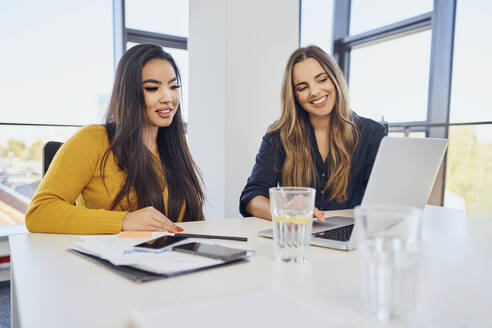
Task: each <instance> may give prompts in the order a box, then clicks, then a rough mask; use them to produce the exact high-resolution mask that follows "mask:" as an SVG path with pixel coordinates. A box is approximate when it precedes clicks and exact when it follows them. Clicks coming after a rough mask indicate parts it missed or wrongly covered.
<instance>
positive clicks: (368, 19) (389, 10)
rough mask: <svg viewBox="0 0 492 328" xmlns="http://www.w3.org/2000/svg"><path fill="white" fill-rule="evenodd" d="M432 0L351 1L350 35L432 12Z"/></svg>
mask: <svg viewBox="0 0 492 328" xmlns="http://www.w3.org/2000/svg"><path fill="white" fill-rule="evenodd" d="M432 7H433V1H432V0H413V1H394V0H370V1H367V0H352V2H351V11H352V14H351V17H350V34H351V35H354V34H358V33H361V32H365V31H368V30H372V29H375V28H377V27H381V26H385V25H389V24H392V23H396V22H398V21H401V20H403V19H407V18H411V17H415V16H418V15H420V14H424V13H427V12H429V11H432Z"/></svg>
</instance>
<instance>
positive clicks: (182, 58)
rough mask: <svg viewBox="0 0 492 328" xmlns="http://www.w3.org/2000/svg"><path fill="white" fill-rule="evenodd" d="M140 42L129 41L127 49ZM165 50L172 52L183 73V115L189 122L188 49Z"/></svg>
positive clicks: (185, 120) (165, 49)
mask: <svg viewBox="0 0 492 328" xmlns="http://www.w3.org/2000/svg"><path fill="white" fill-rule="evenodd" d="M137 44H138V43H134V42H128V43H127V45H126V46H127V49H130V48H131V47H133V46H135V45H137ZM162 49H164V51H166V52H168V53H170V54H171V56H172V57H173V59H174V60H175V61H176V65H178V68H179V72H180V74H181V82H182V83H181V89H180V92H181V115H182V116H183V121H184V122H188V99H189V97H188V81H189V79H188V77H189V73H188V67H189V65H188V51H187V50H182V49H174V48H165V47H163V48H162Z"/></svg>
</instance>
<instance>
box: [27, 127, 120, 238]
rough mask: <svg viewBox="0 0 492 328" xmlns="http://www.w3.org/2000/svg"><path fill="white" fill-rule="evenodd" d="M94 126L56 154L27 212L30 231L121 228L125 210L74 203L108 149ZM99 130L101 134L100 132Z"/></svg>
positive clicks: (77, 231)
mask: <svg viewBox="0 0 492 328" xmlns="http://www.w3.org/2000/svg"><path fill="white" fill-rule="evenodd" d="M100 131H101V130H100V129H99V130H97V129H96V128H95V126H89V127H85V128H83V129H81V130H80V131H79V132H78V133H77V134H75V135H74V136H73V137H72V138H70V139H69V140H68V141H67V142H66V143H65V144H64V145H63V146H62V147H61V148H60V149H59V150H58V152H57V153H56V155H55V157H54V158H53V161H52V162H51V164H50V168H49V170H48V172H47V173H46V175H45V177H44V178H43V180H42V181H41V184H40V185H39V187H38V190H37V191H36V194H35V195H34V197H33V199H32V200H31V204H30V206H29V210H28V212H27V213H26V227H27V229H28V230H29V231H31V232H48V233H72V234H102V233H118V232H119V231H121V223H122V221H123V217H124V216H125V215H126V214H127V213H128V212H126V211H112V210H107V209H88V208H86V207H83V206H74V205H73V204H74V202H75V199H76V198H77V197H78V196H79V194H80V193H81V191H82V190H83V189H84V188H85V187H86V186H87V184H88V183H89V182H90V181H91V179H92V176H93V174H94V171H95V170H96V168H97V167H98V163H99V162H100V161H101V159H102V156H103V154H104V151H105V150H106V148H107V144H108V142H107V139H103V140H101V139H102V138H107V136H106V135H105V134H101V133H100ZM97 132H99V133H97Z"/></svg>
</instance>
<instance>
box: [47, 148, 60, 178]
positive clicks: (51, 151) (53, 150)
mask: <svg viewBox="0 0 492 328" xmlns="http://www.w3.org/2000/svg"><path fill="white" fill-rule="evenodd" d="M62 145H63V143H62V142H57V141H48V142H47V143H45V144H44V146H43V177H44V175H45V174H46V172H47V171H48V168H49V167H50V164H51V161H52V160H53V157H55V154H56V152H57V151H58V149H60V147H61V146H62Z"/></svg>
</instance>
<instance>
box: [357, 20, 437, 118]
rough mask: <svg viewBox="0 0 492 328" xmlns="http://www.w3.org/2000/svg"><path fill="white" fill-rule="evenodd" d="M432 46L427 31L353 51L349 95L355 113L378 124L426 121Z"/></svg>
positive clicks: (429, 33)
mask: <svg viewBox="0 0 492 328" xmlns="http://www.w3.org/2000/svg"><path fill="white" fill-rule="evenodd" d="M430 44H431V32H430V31H429V30H427V31H423V32H419V33H415V34H410V35H407V36H405V37H400V38H397V39H394V40H390V41H386V42H380V43H376V44H373V45H369V46H366V47H361V48H355V49H352V52H351V54H350V56H351V58H350V78H349V81H350V85H349V91H350V98H351V104H352V108H353V109H354V111H355V112H357V113H358V114H360V115H362V116H366V117H369V118H372V119H374V120H376V121H381V120H382V117H384V120H386V121H388V122H406V121H407V122H408V121H425V120H426V119H427V98H428V94H427V90H428V84H429V63H430ZM415 49H419V51H414V50H415ZM408 53H412V56H408V55H407V54H408Z"/></svg>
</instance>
